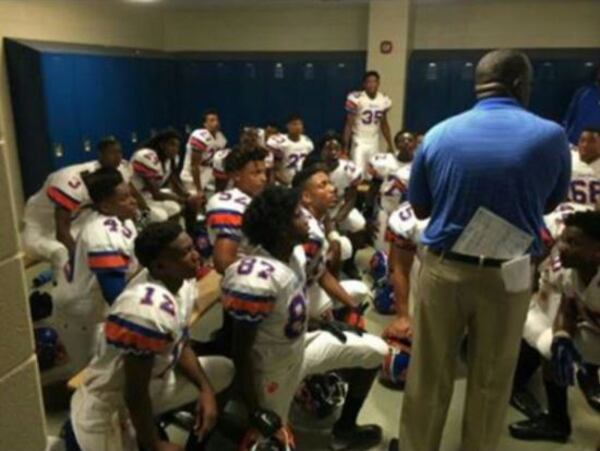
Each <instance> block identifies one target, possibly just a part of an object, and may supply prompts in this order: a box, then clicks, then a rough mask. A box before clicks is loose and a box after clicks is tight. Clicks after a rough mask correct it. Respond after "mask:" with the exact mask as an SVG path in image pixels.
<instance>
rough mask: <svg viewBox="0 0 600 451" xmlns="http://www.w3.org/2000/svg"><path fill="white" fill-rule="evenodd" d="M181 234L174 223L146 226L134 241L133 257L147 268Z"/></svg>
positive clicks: (180, 228) (167, 222)
mask: <svg viewBox="0 0 600 451" xmlns="http://www.w3.org/2000/svg"><path fill="white" fill-rule="evenodd" d="M181 232H183V228H182V227H181V226H180V225H179V224H178V223H176V222H173V221H165V222H155V223H153V224H149V225H148V226H146V227H145V228H144V229H143V230H142V231H141V232H140V233H139V235H138V236H137V238H136V239H135V256H136V258H137V259H138V261H139V262H140V263H141V264H142V266H144V267H146V268H147V267H149V266H150V265H151V264H152V263H153V262H154V261H155V260H156V259H157V258H158V257H159V256H160V254H161V252H163V251H164V250H165V249H166V248H167V247H169V245H170V244H171V243H172V242H173V241H175V240H176V239H177V237H178V236H179V235H180V234H181Z"/></svg>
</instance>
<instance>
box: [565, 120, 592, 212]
mask: <svg viewBox="0 0 600 451" xmlns="http://www.w3.org/2000/svg"><path fill="white" fill-rule="evenodd" d="M571 155H572V157H573V158H572V163H571V166H572V169H571V188H570V189H569V202H574V203H576V204H581V205H587V206H589V207H590V208H592V209H593V208H600V128H594V127H585V128H584V129H583V131H582V132H581V135H580V136H579V141H578V143H577V149H576V151H575V152H573V153H572V154H571Z"/></svg>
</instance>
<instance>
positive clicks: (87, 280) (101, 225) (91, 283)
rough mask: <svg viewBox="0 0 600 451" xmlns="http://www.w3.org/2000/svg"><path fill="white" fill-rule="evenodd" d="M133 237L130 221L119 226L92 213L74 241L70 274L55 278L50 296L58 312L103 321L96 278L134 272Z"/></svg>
mask: <svg viewBox="0 0 600 451" xmlns="http://www.w3.org/2000/svg"><path fill="white" fill-rule="evenodd" d="M136 236H137V231H136V228H135V224H134V223H133V221H131V220H127V221H124V222H122V221H121V220H119V218H117V217H113V216H105V215H103V214H101V213H99V212H97V211H92V213H91V214H90V215H89V216H88V217H87V218H86V220H85V222H84V224H83V225H82V228H81V232H80V233H79V237H78V238H77V242H76V248H75V256H74V259H73V263H72V267H71V271H70V273H69V274H65V277H59V278H58V285H57V287H56V290H55V293H54V295H53V296H54V298H55V299H56V302H57V304H59V305H60V308H61V309H62V310H63V311H65V312H66V313H67V314H69V315H71V316H77V317H80V318H82V319H89V320H90V321H96V322H98V321H101V320H103V319H104V316H105V311H106V310H107V308H108V304H107V303H106V301H105V300H104V298H103V296H102V292H101V290H100V285H99V284H98V280H97V278H96V275H97V274H100V273H103V272H115V271H117V272H122V273H124V274H133V273H134V272H135V270H136V269H137V262H136V259H135V254H134V241H135V238H136Z"/></svg>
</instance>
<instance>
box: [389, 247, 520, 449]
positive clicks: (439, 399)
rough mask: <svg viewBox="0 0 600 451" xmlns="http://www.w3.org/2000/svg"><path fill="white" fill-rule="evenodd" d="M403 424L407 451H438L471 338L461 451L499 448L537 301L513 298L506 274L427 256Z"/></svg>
mask: <svg viewBox="0 0 600 451" xmlns="http://www.w3.org/2000/svg"><path fill="white" fill-rule="evenodd" d="M418 283H419V297H418V300H417V305H416V311H415V317H414V341H413V346H412V357H411V363H410V367H409V371H408V379H407V385H406V393H405V396H404V403H403V408H402V418H401V421H400V449H401V450H402V451H421V450H423V451H434V450H438V449H439V446H440V440H441V437H442V432H443V429H444V423H445V421H446V414H447V412H448V405H449V403H450V399H451V397H452V391H453V389H454V373H455V363H456V356H457V353H458V349H459V346H460V342H461V339H462V337H463V335H464V333H465V331H466V332H467V333H468V335H469V340H468V353H467V354H468V357H467V361H468V374H467V393H466V399H465V412H464V417H463V430H462V448H461V449H462V450H464V451H482V450H484V451H492V450H494V449H495V448H496V446H497V444H498V440H499V437H500V434H501V432H502V428H503V426H504V416H505V413H506V408H507V407H508V401H509V397H510V391H511V386H512V376H513V372H514V370H515V366H516V363H517V355H518V351H519V341H520V339H521V335H522V332H523V323H524V322H525V317H526V314H527V308H528V306H529V299H530V297H531V295H530V292H529V290H527V291H524V292H522V293H517V294H514V293H512V294H511V293H507V292H506V290H505V289H504V284H503V282H502V278H501V274H500V269H499V268H485V267H479V266H475V265H469V264H464V263H458V262H453V261H449V260H443V259H442V258H441V257H438V256H436V255H434V254H432V253H430V252H424V256H423V264H422V267H421V271H420V273H419V278H418Z"/></svg>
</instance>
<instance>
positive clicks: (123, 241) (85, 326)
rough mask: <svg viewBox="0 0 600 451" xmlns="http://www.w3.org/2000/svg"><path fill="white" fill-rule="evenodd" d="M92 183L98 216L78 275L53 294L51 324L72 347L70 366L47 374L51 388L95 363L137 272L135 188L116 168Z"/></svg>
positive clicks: (82, 243) (78, 260)
mask: <svg viewBox="0 0 600 451" xmlns="http://www.w3.org/2000/svg"><path fill="white" fill-rule="evenodd" d="M86 183H87V186H88V191H89V194H90V198H91V199H92V202H93V211H92V212H91V213H90V214H89V216H88V217H87V218H86V219H85V221H84V223H83V225H82V227H81V232H80V234H79V237H78V238H77V245H76V251H75V256H74V259H73V265H72V268H71V269H72V270H71V271H69V272H68V273H67V274H62V275H60V276H59V277H58V279H57V286H56V288H55V289H54V291H53V292H52V297H53V299H54V313H53V318H52V319H50V320H49V321H50V322H51V323H52V325H53V326H54V327H55V328H56V329H57V331H58V333H59V336H60V338H61V341H62V342H63V343H64V345H65V347H66V351H67V354H68V356H69V361H68V365H67V366H66V367H60V370H57V371H54V372H53V373H52V374H50V373H44V374H43V379H44V382H45V383H47V382H50V381H51V380H58V379H60V378H61V377H68V376H69V375H71V374H73V373H74V372H77V371H79V370H80V369H81V368H83V366H85V365H86V364H87V363H88V362H89V359H90V358H91V357H92V355H93V352H94V348H95V342H96V328H97V326H98V325H99V324H100V323H102V322H103V321H104V319H105V317H106V311H107V310H108V308H109V306H110V305H112V303H113V302H114V300H115V299H116V298H117V296H119V295H120V294H121V292H122V291H123V290H124V289H125V284H126V282H127V277H128V276H129V275H131V274H132V273H133V272H134V271H135V270H136V268H137V263H136V261H135V256H134V252H133V242H134V240H135V237H136V236H137V233H136V229H135V225H134V223H133V221H132V219H134V218H135V215H136V213H137V203H136V201H135V198H134V197H133V196H132V194H131V189H130V186H129V184H128V183H126V182H125V181H124V180H123V177H122V176H121V174H120V173H119V172H118V171H116V170H115V169H110V168H102V169H98V170H97V171H96V172H93V173H91V174H90V175H88V176H87V177H86Z"/></svg>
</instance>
